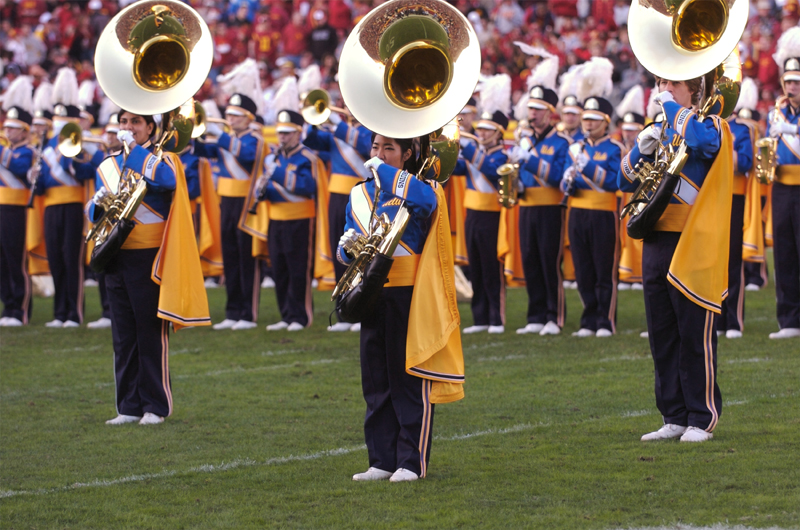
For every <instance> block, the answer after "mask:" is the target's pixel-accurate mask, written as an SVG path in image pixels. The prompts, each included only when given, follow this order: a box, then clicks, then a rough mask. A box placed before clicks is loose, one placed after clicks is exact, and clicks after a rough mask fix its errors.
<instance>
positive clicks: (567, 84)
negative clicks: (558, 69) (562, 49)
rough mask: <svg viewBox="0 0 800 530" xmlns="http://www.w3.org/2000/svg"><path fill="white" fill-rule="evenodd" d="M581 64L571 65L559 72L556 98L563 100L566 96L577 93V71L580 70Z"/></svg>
mask: <svg viewBox="0 0 800 530" xmlns="http://www.w3.org/2000/svg"><path fill="white" fill-rule="evenodd" d="M580 69H581V65H573V66H570V67H569V70H567V71H566V72H564V73H563V74H561V79H560V80H559V82H560V85H559V86H558V100H559V101H562V102H563V101H564V98H565V97H567V96H576V97H577V95H578V73H579V72H580Z"/></svg>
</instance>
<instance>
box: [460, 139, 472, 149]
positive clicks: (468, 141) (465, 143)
mask: <svg viewBox="0 0 800 530" xmlns="http://www.w3.org/2000/svg"><path fill="white" fill-rule="evenodd" d="M471 143H472V140H471V139H470V138H467V137H466V136H462V137H460V138H459V139H458V145H459V146H461V149H464V148H466V147H467V146H468V145H469V144H471Z"/></svg>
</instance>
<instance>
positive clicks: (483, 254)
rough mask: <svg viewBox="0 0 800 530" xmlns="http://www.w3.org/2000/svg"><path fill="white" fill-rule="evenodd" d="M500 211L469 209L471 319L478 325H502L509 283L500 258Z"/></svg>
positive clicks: (466, 226) (467, 221) (466, 230)
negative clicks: (498, 241) (498, 245)
mask: <svg viewBox="0 0 800 530" xmlns="http://www.w3.org/2000/svg"><path fill="white" fill-rule="evenodd" d="M499 229H500V212H484V211H480V210H467V218H466V219H465V220H464V235H465V238H466V244H467V258H468V259H469V279H470V281H471V282H472V293H473V294H472V302H471V305H472V318H473V320H474V322H475V325H476V326H503V325H505V321H506V311H505V309H506V308H505V305H506V300H505V298H506V286H505V277H504V276H503V264H502V263H501V262H500V261H499V260H498V259H497V231H498V230H499Z"/></svg>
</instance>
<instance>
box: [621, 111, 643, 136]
mask: <svg viewBox="0 0 800 530" xmlns="http://www.w3.org/2000/svg"><path fill="white" fill-rule="evenodd" d="M620 128H621V129H622V130H623V131H641V130H642V129H644V116H642V115H641V114H637V113H636V112H628V113H626V114H625V115H624V116H623V117H622V126H621V127H620Z"/></svg>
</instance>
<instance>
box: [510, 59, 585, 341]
mask: <svg viewBox="0 0 800 530" xmlns="http://www.w3.org/2000/svg"><path fill="white" fill-rule="evenodd" d="M548 65H552V66H553V67H554V69H553V73H552V83H554V82H555V74H556V73H557V71H558V58H553V59H545V60H544V61H542V62H541V63H540V64H539V65H538V66H537V67H536V70H535V71H534V72H533V73H532V74H531V77H537V78H538V77H539V75H540V69H542V68H548ZM551 86H553V85H552V84H551ZM527 105H528V121H529V123H530V125H531V127H532V128H533V135H532V136H531V137H530V139H529V142H530V145H531V148H530V150H525V149H524V148H523V147H522V146H520V147H518V148H515V149H514V155H512V158H516V157H517V154H518V156H519V158H520V162H519V163H520V172H519V175H520V181H521V183H522V185H523V186H524V190H525V191H524V195H523V196H522V197H521V198H520V201H519V204H520V209H519V231H520V249H521V253H522V264H523V269H524V271H525V289H526V290H527V292H528V312H527V325H526V326H525V327H523V328H520V329H518V330H517V333H519V334H525V333H539V334H541V335H558V334H559V333H561V328H562V327H563V326H564V320H565V318H566V303H565V299H564V287H563V285H562V281H563V280H562V277H561V249H562V246H563V243H564V228H565V227H564V217H565V215H566V212H565V209H564V208H562V207H561V200H562V198H563V194H562V193H561V191H560V190H559V184H560V183H561V178H562V176H563V175H564V169H565V165H566V163H567V160H568V150H569V145H570V144H571V143H572V141H571V140H570V139H569V137H568V136H567V135H566V134H564V133H560V132H558V131H557V130H556V128H555V127H554V126H553V125H552V123H551V117H552V115H553V114H554V113H555V112H556V106H557V105H558V95H557V94H556V92H555V91H554V90H553V89H552V88H550V87H547V86H541V85H537V86H534V87H533V88H532V89H531V91H530V94H529V98H528V104H527Z"/></svg>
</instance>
